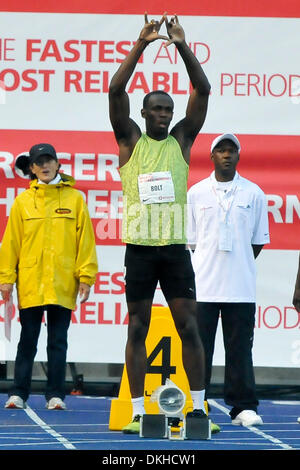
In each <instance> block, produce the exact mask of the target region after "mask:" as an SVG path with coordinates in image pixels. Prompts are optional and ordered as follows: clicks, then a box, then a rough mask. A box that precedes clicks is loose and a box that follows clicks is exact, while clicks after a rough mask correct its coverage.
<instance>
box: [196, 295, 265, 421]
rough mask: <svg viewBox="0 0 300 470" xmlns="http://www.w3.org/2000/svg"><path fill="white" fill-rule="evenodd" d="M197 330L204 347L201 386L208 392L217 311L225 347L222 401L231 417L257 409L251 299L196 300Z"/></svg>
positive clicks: (252, 306)
mask: <svg viewBox="0 0 300 470" xmlns="http://www.w3.org/2000/svg"><path fill="white" fill-rule="evenodd" d="M197 309H198V315H197V317H198V327H199V333H200V336H201V339H202V342H203V346H204V350H205V363H206V374H205V377H206V379H205V387H206V394H208V391H209V386H210V380H211V373H212V363H213V353H214V345H215V336H216V330H217V325H218V320H219V317H220V315H221V321H222V330H223V342H224V349H225V377H224V401H225V403H226V404H228V405H230V406H231V407H232V410H231V412H230V415H231V417H232V419H233V418H235V416H236V415H237V414H238V413H240V412H241V411H242V410H254V411H256V410H257V405H258V400H257V397H256V387H255V378H254V371H253V362H252V346H253V335H254V322H255V304H254V303H211V302H197Z"/></svg>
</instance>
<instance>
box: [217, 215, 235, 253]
mask: <svg viewBox="0 0 300 470" xmlns="http://www.w3.org/2000/svg"><path fill="white" fill-rule="evenodd" d="M219 250H220V251H232V232H231V227H230V226H229V225H228V224H227V223H226V222H225V221H220V225H219Z"/></svg>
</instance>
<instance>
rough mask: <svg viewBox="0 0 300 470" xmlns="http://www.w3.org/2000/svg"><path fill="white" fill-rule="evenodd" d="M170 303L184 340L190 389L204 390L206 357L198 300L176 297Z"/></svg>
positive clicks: (177, 326)
mask: <svg viewBox="0 0 300 470" xmlns="http://www.w3.org/2000/svg"><path fill="white" fill-rule="evenodd" d="M168 303H169V307H170V310H171V313H172V316H173V319H174V323H175V326H176V329H177V331H178V334H179V336H180V338H181V341H182V362H183V367H184V369H185V372H186V375H187V378H188V381H189V385H190V389H191V390H203V389H204V388H205V357H204V349H203V345H202V342H201V339H200V336H199V333H198V327H197V320H196V302H195V300H192V299H186V298H175V299H172V300H170V301H169V302H168Z"/></svg>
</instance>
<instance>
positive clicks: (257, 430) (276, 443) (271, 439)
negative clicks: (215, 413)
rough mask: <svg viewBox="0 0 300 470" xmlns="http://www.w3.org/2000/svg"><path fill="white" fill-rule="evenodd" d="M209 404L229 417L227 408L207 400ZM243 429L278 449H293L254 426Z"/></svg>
mask: <svg viewBox="0 0 300 470" xmlns="http://www.w3.org/2000/svg"><path fill="white" fill-rule="evenodd" d="M209 402H210V403H211V404H212V405H213V406H215V407H216V408H218V409H219V410H220V411H222V412H223V413H225V414H226V415H229V410H228V408H226V407H225V406H223V405H220V404H219V403H217V402H216V401H215V400H209ZM244 427H245V428H247V429H250V431H252V432H254V433H255V434H257V435H258V436H261V437H264V438H265V439H266V440H268V441H270V442H272V443H273V444H275V445H278V446H279V447H282V448H283V449H290V450H291V449H293V447H291V446H289V445H288V444H284V443H283V442H282V441H280V440H279V439H277V438H276V437H273V436H271V435H270V434H266V433H264V432H263V431H261V430H260V429H258V428H256V427H255V426H244Z"/></svg>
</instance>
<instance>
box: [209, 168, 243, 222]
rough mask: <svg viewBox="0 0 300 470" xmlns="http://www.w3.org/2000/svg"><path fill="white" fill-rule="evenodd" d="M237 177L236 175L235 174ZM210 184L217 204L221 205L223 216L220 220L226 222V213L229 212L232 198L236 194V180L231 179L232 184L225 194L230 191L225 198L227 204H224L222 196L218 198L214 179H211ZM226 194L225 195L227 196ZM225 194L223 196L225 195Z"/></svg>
mask: <svg viewBox="0 0 300 470" xmlns="http://www.w3.org/2000/svg"><path fill="white" fill-rule="evenodd" d="M237 178H238V176H237ZM211 185H212V190H213V193H214V195H215V196H216V199H217V201H218V204H219V206H220V207H221V209H222V211H223V217H222V220H223V221H224V222H227V221H228V215H229V212H230V209H231V207H232V203H233V200H234V197H235V195H236V191H237V182H236V181H234V180H233V182H232V186H231V188H230V190H229V191H228V193H227V194H229V193H231V194H230V196H229V197H228V199H227V204H224V198H223V200H222V199H221V198H220V196H219V194H218V191H217V190H216V186H215V184H214V181H213V180H212V179H211ZM227 194H226V196H227ZM226 196H225V197H226Z"/></svg>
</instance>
